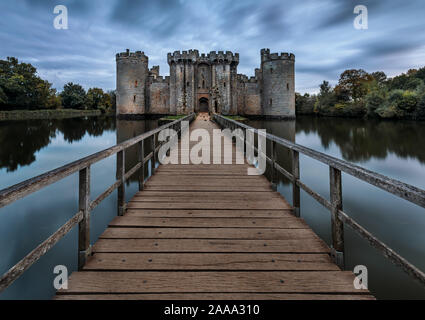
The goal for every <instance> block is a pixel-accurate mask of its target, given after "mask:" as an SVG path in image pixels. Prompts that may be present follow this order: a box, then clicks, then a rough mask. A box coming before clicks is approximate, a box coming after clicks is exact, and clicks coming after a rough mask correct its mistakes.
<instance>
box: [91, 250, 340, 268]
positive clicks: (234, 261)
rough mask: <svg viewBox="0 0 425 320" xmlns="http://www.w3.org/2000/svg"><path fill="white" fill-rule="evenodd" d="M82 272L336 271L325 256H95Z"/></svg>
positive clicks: (223, 254)
mask: <svg viewBox="0 0 425 320" xmlns="http://www.w3.org/2000/svg"><path fill="white" fill-rule="evenodd" d="M84 270H86V271H87V270H91V271H93V270H97V271H104V270H109V271H112V270H113V271H124V270H127V271H128V270H130V271H149V270H171V271H173V270H174V271H176V270H221V271H223V270H240V271H243V270H256V271H260V270H274V271H295V270H298V271H325V270H327V271H335V270H339V268H338V267H337V266H336V265H335V264H334V263H332V261H331V259H330V257H329V255H328V254H272V253H266V254H263V253H259V254H246V253H231V254H229V253H96V254H95V255H94V256H92V257H90V258H89V260H88V261H87V264H86V265H85V267H84Z"/></svg>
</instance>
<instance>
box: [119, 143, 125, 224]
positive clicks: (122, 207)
mask: <svg viewBox="0 0 425 320" xmlns="http://www.w3.org/2000/svg"><path fill="white" fill-rule="evenodd" d="M124 175H125V151H124V150H122V151H120V152H118V153H117V180H120V181H121V185H120V186H119V187H118V215H119V216H123V215H124V212H125V181H124Z"/></svg>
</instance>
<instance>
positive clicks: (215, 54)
mask: <svg viewBox="0 0 425 320" xmlns="http://www.w3.org/2000/svg"><path fill="white" fill-rule="evenodd" d="M208 58H209V60H210V61H211V62H212V63H217V62H218V63H220V62H226V63H232V62H233V63H236V64H238V63H239V53H235V54H233V53H232V52H231V51H226V52H224V51H211V52H210V53H209V54H208Z"/></svg>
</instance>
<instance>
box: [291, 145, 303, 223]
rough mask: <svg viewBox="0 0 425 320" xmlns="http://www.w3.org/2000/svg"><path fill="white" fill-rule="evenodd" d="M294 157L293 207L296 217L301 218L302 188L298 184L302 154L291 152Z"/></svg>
mask: <svg viewBox="0 0 425 320" xmlns="http://www.w3.org/2000/svg"><path fill="white" fill-rule="evenodd" d="M291 155H292V176H293V177H294V181H293V182H292V206H293V207H294V215H295V216H296V217H299V216H300V203H301V201H300V187H299V186H298V184H297V182H298V181H299V179H300V154H299V152H298V151H296V150H291Z"/></svg>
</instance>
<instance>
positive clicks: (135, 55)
mask: <svg viewBox="0 0 425 320" xmlns="http://www.w3.org/2000/svg"><path fill="white" fill-rule="evenodd" d="M115 57H116V60H117V61H118V60H124V59H140V60H143V61H148V57H147V56H146V55H145V53H144V52H143V51H136V52H130V49H127V50H126V51H125V52H120V53H117V54H116V56H115Z"/></svg>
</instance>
